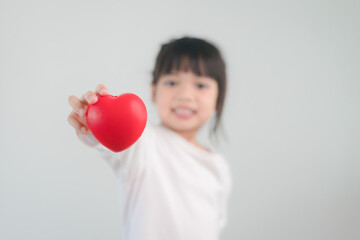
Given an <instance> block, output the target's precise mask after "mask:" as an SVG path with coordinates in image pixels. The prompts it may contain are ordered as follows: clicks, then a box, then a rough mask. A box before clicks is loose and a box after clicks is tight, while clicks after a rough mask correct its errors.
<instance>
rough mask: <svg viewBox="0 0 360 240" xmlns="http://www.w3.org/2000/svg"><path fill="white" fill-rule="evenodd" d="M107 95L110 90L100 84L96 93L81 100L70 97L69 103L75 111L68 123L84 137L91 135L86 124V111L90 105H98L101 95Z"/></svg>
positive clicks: (89, 94) (90, 93)
mask: <svg viewBox="0 0 360 240" xmlns="http://www.w3.org/2000/svg"><path fill="white" fill-rule="evenodd" d="M106 94H109V91H108V89H107V88H106V86H105V85H103V84H100V85H98V86H97V87H96V89H95V92H93V91H88V92H87V93H85V94H84V95H83V96H82V97H81V99H79V98H77V97H76V96H73V95H72V96H70V97H69V99H68V102H69V105H70V106H71V107H72V109H73V110H72V112H71V113H70V115H69V117H68V122H69V123H70V125H71V126H72V127H73V128H75V130H76V131H77V132H78V133H80V134H84V135H89V134H91V131H90V130H89V128H88V125H87V122H86V111H87V108H88V105H89V104H94V103H96V102H97V101H98V96H99V95H106Z"/></svg>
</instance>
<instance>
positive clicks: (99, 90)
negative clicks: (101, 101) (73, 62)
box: [95, 84, 109, 95]
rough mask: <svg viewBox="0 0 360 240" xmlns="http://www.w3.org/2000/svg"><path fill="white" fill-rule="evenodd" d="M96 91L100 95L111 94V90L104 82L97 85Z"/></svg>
mask: <svg viewBox="0 0 360 240" xmlns="http://www.w3.org/2000/svg"><path fill="white" fill-rule="evenodd" d="M95 92H96V93H97V94H99V95H106V94H109V90H108V89H107V87H106V86H105V85H104V84H99V85H97V87H96V89H95Z"/></svg>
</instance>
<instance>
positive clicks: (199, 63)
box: [160, 54, 208, 76]
mask: <svg viewBox="0 0 360 240" xmlns="http://www.w3.org/2000/svg"><path fill="white" fill-rule="evenodd" d="M168 58H169V59H168V60H166V61H165V62H164V66H163V68H162V69H161V73H160V74H161V75H162V74H170V73H172V72H180V71H183V72H188V71H191V72H193V73H194V74H196V75H198V76H208V70H207V69H208V68H207V67H206V64H204V60H203V59H202V57H201V56H200V54H199V55H185V54H182V55H180V54H179V55H175V56H168Z"/></svg>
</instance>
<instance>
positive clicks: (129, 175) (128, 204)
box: [78, 124, 231, 240]
mask: <svg viewBox="0 0 360 240" xmlns="http://www.w3.org/2000/svg"><path fill="white" fill-rule="evenodd" d="M78 136H79V138H80V139H81V140H82V141H83V142H85V143H86V144H88V145H90V146H92V147H95V148H96V149H98V150H99V151H100V152H101V154H102V156H103V157H104V158H105V159H106V160H107V162H108V163H109V164H110V166H111V167H112V168H113V170H114V172H115V174H116V176H117V179H118V180H119V183H120V188H121V191H122V196H123V206H122V209H123V225H124V226H123V229H124V239H126V240H205V239H206V240H216V239H218V238H219V234H220V230H221V229H222V228H223V226H224V225H225V223H226V211H227V210H226V208H227V200H228V196H229V194H230V189H231V175H230V171H229V167H228V165H227V163H226V161H225V160H224V159H223V158H222V157H221V156H220V155H219V154H216V153H214V152H208V151H205V150H203V149H200V148H198V147H196V146H194V145H193V144H191V143H189V142H188V141H187V140H185V139H184V138H183V137H182V136H180V135H178V134H177V133H175V132H173V131H171V130H170V129H168V128H166V127H163V126H158V125H150V124H148V125H147V127H146V129H145V131H144V133H143V135H142V136H141V137H140V139H139V140H138V141H137V142H136V143H135V144H134V145H133V146H131V147H130V148H129V149H126V150H125V151H123V152H120V153H114V152H111V151H110V150H108V149H106V148H105V147H103V146H102V145H100V144H99V143H98V142H97V140H96V139H95V138H94V137H92V136H91V135H88V136H84V135H78Z"/></svg>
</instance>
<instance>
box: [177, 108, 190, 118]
mask: <svg viewBox="0 0 360 240" xmlns="http://www.w3.org/2000/svg"><path fill="white" fill-rule="evenodd" d="M173 112H174V113H175V115H176V116H177V117H179V118H182V119H187V118H191V117H192V116H194V114H195V111H193V110H191V109H188V108H174V109H173Z"/></svg>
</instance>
